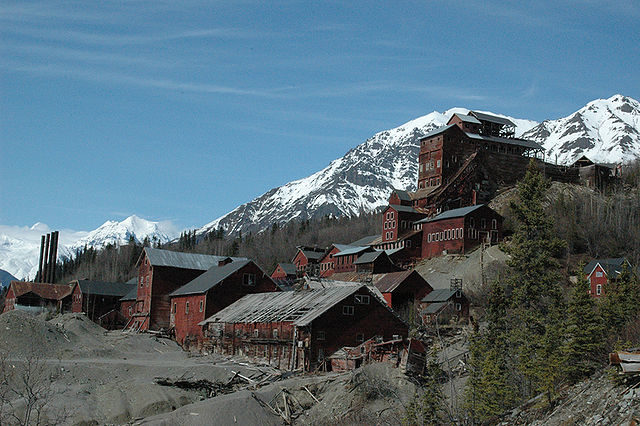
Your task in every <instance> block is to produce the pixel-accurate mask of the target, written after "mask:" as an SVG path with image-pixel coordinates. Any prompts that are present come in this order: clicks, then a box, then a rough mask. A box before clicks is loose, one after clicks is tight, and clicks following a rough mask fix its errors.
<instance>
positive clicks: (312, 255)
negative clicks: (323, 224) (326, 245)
mask: <svg viewBox="0 0 640 426" xmlns="http://www.w3.org/2000/svg"><path fill="white" fill-rule="evenodd" d="M298 250H300V251H301V252H302V254H304V255H305V257H306V258H307V259H313V260H320V259H322V257H323V256H324V250H323V251H315V250H309V249H301V248H299V249H298Z"/></svg>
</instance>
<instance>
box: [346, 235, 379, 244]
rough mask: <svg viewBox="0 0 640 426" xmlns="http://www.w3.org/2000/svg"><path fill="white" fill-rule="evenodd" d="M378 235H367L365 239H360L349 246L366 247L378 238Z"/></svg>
mask: <svg viewBox="0 0 640 426" xmlns="http://www.w3.org/2000/svg"><path fill="white" fill-rule="evenodd" d="M379 237H380V235H369V236H366V237H362V238H360V239H359V240H357V241H354V242H352V243H349V245H350V246H368V245H369V244H371V243H372V242H373V241H374V240H375V239H376V238H379Z"/></svg>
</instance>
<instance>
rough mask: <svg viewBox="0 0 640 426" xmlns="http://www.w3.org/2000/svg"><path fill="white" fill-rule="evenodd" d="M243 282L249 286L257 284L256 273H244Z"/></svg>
mask: <svg viewBox="0 0 640 426" xmlns="http://www.w3.org/2000/svg"><path fill="white" fill-rule="evenodd" d="M242 284H244V285H248V286H254V285H256V274H244V275H243V276H242Z"/></svg>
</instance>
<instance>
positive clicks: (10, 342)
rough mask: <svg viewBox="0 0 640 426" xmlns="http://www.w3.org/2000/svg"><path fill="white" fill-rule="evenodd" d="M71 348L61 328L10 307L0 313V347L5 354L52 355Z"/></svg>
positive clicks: (15, 355)
mask: <svg viewBox="0 0 640 426" xmlns="http://www.w3.org/2000/svg"><path fill="white" fill-rule="evenodd" d="M72 337H75V336H72ZM71 347H73V344H72V341H71V338H70V337H69V336H68V335H66V334H65V333H64V331H63V330H61V329H59V328H57V327H56V326H55V325H53V324H49V323H48V322H46V321H44V320H42V319H40V318H37V317H35V316H33V315H31V314H29V313H26V312H22V311H19V310H14V311H9V312H6V313H4V314H2V315H0V348H2V349H1V350H3V351H5V352H7V353H8V355H9V357H29V356H36V357H56V356H57V355H58V354H60V353H61V351H65V350H69V349H70V348H71Z"/></svg>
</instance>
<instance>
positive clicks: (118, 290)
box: [75, 280, 136, 297]
mask: <svg viewBox="0 0 640 426" xmlns="http://www.w3.org/2000/svg"><path fill="white" fill-rule="evenodd" d="M75 282H76V283H78V285H79V286H80V290H81V291H82V293H83V294H97V295H100V296H119V297H123V296H126V295H127V293H129V292H130V291H131V289H136V283H135V282H134V283H133V284H129V283H109V282H105V281H91V280H76V281H75Z"/></svg>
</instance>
